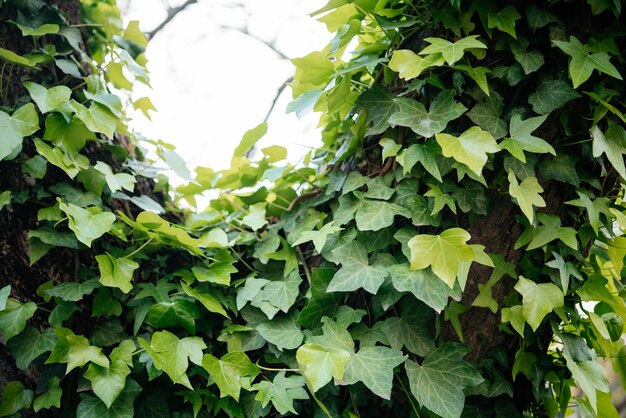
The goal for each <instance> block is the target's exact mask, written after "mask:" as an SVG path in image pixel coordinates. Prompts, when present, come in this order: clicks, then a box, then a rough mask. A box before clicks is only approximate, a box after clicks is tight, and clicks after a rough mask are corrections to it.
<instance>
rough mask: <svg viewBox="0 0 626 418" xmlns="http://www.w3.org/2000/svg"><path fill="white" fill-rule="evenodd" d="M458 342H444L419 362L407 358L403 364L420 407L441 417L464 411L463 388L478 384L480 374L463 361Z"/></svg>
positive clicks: (459, 413)
mask: <svg viewBox="0 0 626 418" xmlns="http://www.w3.org/2000/svg"><path fill="white" fill-rule="evenodd" d="M466 353H467V349H466V347H465V346H463V345H461V344H451V343H446V344H443V345H442V346H441V347H439V348H437V349H433V350H431V351H430V352H429V353H428V354H427V355H426V358H424V361H423V363H422V364H421V365H419V364H417V363H415V362H414V361H411V360H408V361H407V362H406V363H405V364H404V367H405V368H406V373H407V376H408V377H409V385H410V388H411V393H412V394H413V396H415V398H416V399H417V401H418V402H419V403H420V405H422V406H423V407H425V408H427V409H429V410H430V411H432V412H434V413H436V414H438V415H441V416H443V417H450V418H458V417H460V416H461V413H462V412H463V406H464V405H465V394H464V393H463V389H465V388H470V387H474V386H477V385H479V384H480V383H482V382H483V381H484V379H483V378H482V376H481V375H480V374H479V373H478V372H477V371H476V369H474V367H472V366H471V365H470V364H469V363H467V362H466V361H464V360H463V357H464V356H465V354H466Z"/></svg>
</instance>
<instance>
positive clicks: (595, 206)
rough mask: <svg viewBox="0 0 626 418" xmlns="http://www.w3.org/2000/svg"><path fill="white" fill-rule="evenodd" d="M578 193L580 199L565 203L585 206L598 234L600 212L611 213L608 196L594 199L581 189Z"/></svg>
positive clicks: (600, 224) (600, 225)
mask: <svg viewBox="0 0 626 418" xmlns="http://www.w3.org/2000/svg"><path fill="white" fill-rule="evenodd" d="M576 193H577V194H578V199H574V200H570V201H567V202H565V204H566V205H572V206H577V207H579V208H585V210H586V211H587V215H588V216H589V223H590V224H591V227H592V228H593V231H594V232H595V233H596V235H598V230H599V229H600V227H602V222H600V214H601V213H604V214H605V215H609V216H610V215H611V212H610V211H609V209H610V208H609V204H610V202H609V200H608V199H607V198H606V197H599V198H596V199H594V200H593V201H592V200H591V199H590V198H589V196H587V195H586V194H584V193H581V192H580V191H579V190H577V191H576ZM620 270H621V269H620Z"/></svg>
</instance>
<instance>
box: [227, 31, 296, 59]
mask: <svg viewBox="0 0 626 418" xmlns="http://www.w3.org/2000/svg"><path fill="white" fill-rule="evenodd" d="M220 29H225V30H234V31H237V32H240V33H243V34H244V35H248V36H249V37H251V38H252V39H254V40H255V41H259V42H261V43H262V44H263V45H265V46H266V47H268V48H269V49H271V50H272V51H274V53H275V54H276V55H278V56H279V57H281V58H282V59H284V60H289V59H290V58H289V56H288V55H287V54H285V53H284V52H282V51H281V50H280V49H278V48H276V44H275V41H272V42H270V41H266V40H265V39H263V38H261V37H259V36H257V35H255V34H253V33H251V32H250V31H249V30H248V27H247V26H244V27H242V28H236V27H234V26H228V25H220Z"/></svg>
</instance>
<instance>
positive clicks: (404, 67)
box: [389, 38, 463, 80]
mask: <svg viewBox="0 0 626 418" xmlns="http://www.w3.org/2000/svg"><path fill="white" fill-rule="evenodd" d="M430 39H436V38H430ZM422 52H424V51H422ZM420 54H421V53H420ZM461 57H463V51H461ZM459 59H460V58H459ZM457 61H458V60H457ZM444 62H445V59H444V57H443V55H442V54H437V53H433V54H430V55H428V56H426V57H424V58H422V57H420V56H419V55H417V54H416V53H415V52H413V51H411V50H409V49H397V50H395V51H394V52H393V55H392V56H391V60H389V68H391V69H392V70H393V71H395V72H397V73H399V75H400V78H402V79H404V80H411V79H412V78H415V77H419V76H420V75H421V74H422V73H423V72H424V71H426V70H427V69H429V68H431V67H439V66H442V65H443V63H444Z"/></svg>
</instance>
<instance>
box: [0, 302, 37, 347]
mask: <svg viewBox="0 0 626 418" xmlns="http://www.w3.org/2000/svg"><path fill="white" fill-rule="evenodd" d="M36 311H37V305H35V304H34V303H33V302H26V303H21V302H18V301H16V300H14V299H9V300H8V301H7V303H6V307H5V309H4V310H2V311H0V332H2V335H3V336H4V339H5V340H6V341H8V340H10V339H11V338H13V337H15V336H16V335H18V334H19V333H20V332H22V331H23V330H24V328H25V327H26V321H27V320H28V319H29V318H30V317H32V316H33V315H34V314H35V312H36Z"/></svg>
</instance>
